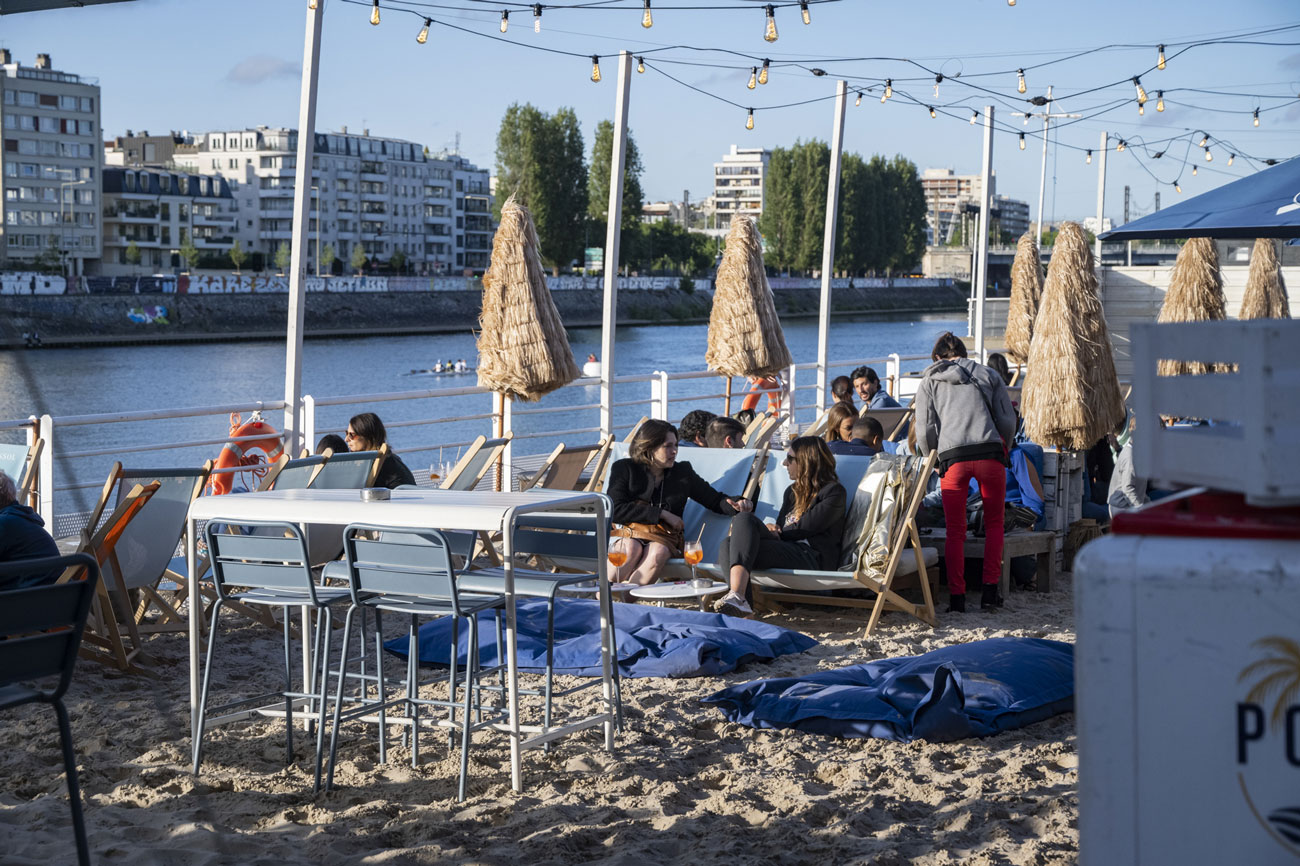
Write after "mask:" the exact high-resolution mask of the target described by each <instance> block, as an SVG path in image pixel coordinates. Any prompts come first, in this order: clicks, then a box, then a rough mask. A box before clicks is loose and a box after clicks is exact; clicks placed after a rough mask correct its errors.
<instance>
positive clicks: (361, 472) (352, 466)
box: [280, 443, 388, 565]
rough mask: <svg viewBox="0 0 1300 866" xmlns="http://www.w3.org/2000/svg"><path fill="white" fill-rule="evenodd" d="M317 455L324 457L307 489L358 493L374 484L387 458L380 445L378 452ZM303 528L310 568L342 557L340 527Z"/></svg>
mask: <svg viewBox="0 0 1300 866" xmlns="http://www.w3.org/2000/svg"><path fill="white" fill-rule="evenodd" d="M320 456H322V457H323V458H325V462H324V463H323V464H321V465H320V466H318V467H317V468H316V471H315V472H313V473H312V475H311V478H310V479H309V480H308V482H307V487H308V488H310V489H311V490H360V489H361V488H363V487H370V486H371V485H373V484H374V483H375V476H376V475H378V474H379V467H380V466H381V465H382V464H383V462H384V460H385V459H386V458H387V457H388V445H387V443H385V444H383V445H380V446H379V450H378V451H345V452H342V453H339V454H335V453H334V452H333V451H332V450H331V449H329V448H326V449H325V451H324V452H323V453H322V454H321V455H320ZM281 474H283V473H281ZM280 489H282V490H283V489H284V488H280ZM305 528H306V531H307V556H308V558H309V559H310V561H311V564H312V565H322V564H324V563H326V562H332V561H333V560H335V559H338V558H339V557H340V556H342V555H343V527H342V526H337V525H330V524H320V523H312V524H309V525H308V526H306V527H305Z"/></svg>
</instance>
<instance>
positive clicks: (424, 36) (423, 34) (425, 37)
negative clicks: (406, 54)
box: [415, 18, 433, 45]
mask: <svg viewBox="0 0 1300 866" xmlns="http://www.w3.org/2000/svg"><path fill="white" fill-rule="evenodd" d="M432 23H433V19H432V18H426V19H424V26H423V27H421V28H420V35H419V36H417V37H415V41H416V42H418V43H420V44H421V45H423V44H424V43H426V42H428V41H429V25H430V24H432Z"/></svg>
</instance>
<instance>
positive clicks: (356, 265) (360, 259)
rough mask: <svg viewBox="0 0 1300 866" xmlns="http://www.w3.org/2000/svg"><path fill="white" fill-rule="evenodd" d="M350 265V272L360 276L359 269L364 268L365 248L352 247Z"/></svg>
mask: <svg viewBox="0 0 1300 866" xmlns="http://www.w3.org/2000/svg"><path fill="white" fill-rule="evenodd" d="M350 264H351V265H352V270H354V271H356V272H357V276H358V277H359V276H361V269H362V268H364V267H365V266H366V248H365V247H363V246H361V244H353V245H352V260H351V262H350Z"/></svg>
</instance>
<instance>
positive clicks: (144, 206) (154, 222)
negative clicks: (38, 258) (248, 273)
mask: <svg viewBox="0 0 1300 866" xmlns="http://www.w3.org/2000/svg"><path fill="white" fill-rule="evenodd" d="M103 187H104V211H103V216H104V257H103V262H102V264H101V266H100V272H101V273H103V274H106V275H109V276H117V275H125V274H138V273H154V272H158V271H162V272H165V273H171V272H172V271H173V270H174V269H175V268H180V267H185V266H186V264H185V262H183V261H182V257H181V253H180V250H181V248H182V246H183V245H184V244H185V242H186V241H187V240H188V241H190V242H191V243H192V244H193V246H194V248H195V249H196V250H197V251H198V253H199V255H200V256H204V255H212V256H220V255H224V254H225V253H227V252H229V250H230V247H231V245H232V244H233V243H234V240H235V225H236V223H237V222H238V219H239V217H238V213H237V212H236V211H235V209H234V196H233V194H232V193H231V188H230V184H229V183H228V182H227V181H226V180H225V178H223V177H221V176H219V175H195V174H185V173H180V172H174V171H168V170H166V169H161V168H145V167H141V166H135V167H131V168H126V167H122V168H118V167H115V166H110V167H107V168H105V169H104V182H103ZM132 244H134V245H135V249H136V251H137V252H138V253H139V260H138V261H132V260H131V258H132V257H131V253H130V249H131V245H132Z"/></svg>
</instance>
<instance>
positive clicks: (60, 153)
mask: <svg viewBox="0 0 1300 866" xmlns="http://www.w3.org/2000/svg"><path fill="white" fill-rule="evenodd" d="M0 106H2V107H3V112H0V139H2V140H3V142H4V145H3V147H2V148H0V262H7V263H8V266H9V267H17V268H22V267H29V266H31V265H32V264H33V263H34V261H35V260H36V259H38V258H40V259H41V260H42V262H43V263H52V262H58V263H60V264H62V266H63V268H64V271H65V273H67V274H72V275H79V274H83V273H85V272H86V266H87V263H91V270H92V271H93V269H94V267H95V266H96V265H97V260H98V259H99V258H100V250H101V247H100V230H101V229H100V220H99V204H100V202H99V186H100V170H101V167H102V164H101V157H102V153H101V150H100V145H99V132H100V129H99V111H100V102H99V85H98V83H97V82H96V81H95V80H94V79H90V78H85V77H83V76H79V75H74V74H72V73H69V72H60V71H58V70H56V69H54V65H53V61H52V60H51V59H50V55H48V54H38V55H36V62H35V65H33V66H24V65H22V64H21V63H20V62H19V61H17V60H15V59H14V57H13V54H12V53H11V52H10V51H9V50H8V49H4V48H0Z"/></svg>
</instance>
